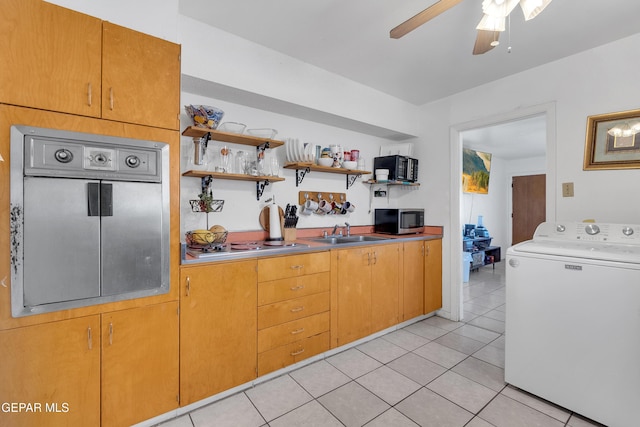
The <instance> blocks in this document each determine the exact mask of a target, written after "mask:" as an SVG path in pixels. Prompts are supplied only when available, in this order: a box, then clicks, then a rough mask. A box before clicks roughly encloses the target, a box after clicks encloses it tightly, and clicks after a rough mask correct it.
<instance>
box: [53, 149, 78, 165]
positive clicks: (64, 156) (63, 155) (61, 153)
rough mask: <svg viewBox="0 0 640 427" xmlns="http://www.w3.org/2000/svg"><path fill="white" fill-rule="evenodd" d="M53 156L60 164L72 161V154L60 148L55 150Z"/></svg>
mask: <svg viewBox="0 0 640 427" xmlns="http://www.w3.org/2000/svg"><path fill="white" fill-rule="evenodd" d="M53 156H54V157H55V158H56V160H57V161H59V162H60V163H69V162H70V161H71V160H73V153H72V152H71V151H69V150H67V149H66V148H61V149H59V150H56V152H55V153H54V154H53Z"/></svg>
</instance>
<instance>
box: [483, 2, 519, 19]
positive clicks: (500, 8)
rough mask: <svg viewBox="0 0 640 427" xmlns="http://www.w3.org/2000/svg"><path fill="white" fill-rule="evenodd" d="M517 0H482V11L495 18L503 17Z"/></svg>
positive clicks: (513, 6) (515, 4) (516, 3)
mask: <svg viewBox="0 0 640 427" xmlns="http://www.w3.org/2000/svg"><path fill="white" fill-rule="evenodd" d="M518 2H519V0H484V1H483V2H482V12H483V13H484V14H485V15H489V16H493V17H495V18H498V17H499V18H505V17H507V16H508V15H509V14H510V13H511V11H512V10H513V9H514V8H515V7H516V6H517V5H518Z"/></svg>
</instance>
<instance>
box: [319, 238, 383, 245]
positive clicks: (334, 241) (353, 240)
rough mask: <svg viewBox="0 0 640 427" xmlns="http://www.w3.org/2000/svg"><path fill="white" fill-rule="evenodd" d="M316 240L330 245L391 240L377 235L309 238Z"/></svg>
mask: <svg viewBox="0 0 640 427" xmlns="http://www.w3.org/2000/svg"><path fill="white" fill-rule="evenodd" d="M308 240H312V241H314V242H320V243H326V244H329V245H340V244H345V243H359V242H375V241H379V240H389V239H388V238H387V237H376V236H338V237H332V236H329V237H319V238H314V239H308Z"/></svg>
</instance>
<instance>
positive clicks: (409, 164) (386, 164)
mask: <svg viewBox="0 0 640 427" xmlns="http://www.w3.org/2000/svg"><path fill="white" fill-rule="evenodd" d="M373 169H374V170H376V169H388V170H389V178H388V179H389V181H406V182H416V181H418V159H414V158H411V157H407V156H399V155H394V156H382V157H375V158H374V159H373ZM376 179H377V178H376Z"/></svg>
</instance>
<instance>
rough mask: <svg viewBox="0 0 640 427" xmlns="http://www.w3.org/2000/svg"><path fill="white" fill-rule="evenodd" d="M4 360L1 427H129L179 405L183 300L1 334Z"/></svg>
mask: <svg viewBox="0 0 640 427" xmlns="http://www.w3.org/2000/svg"><path fill="white" fill-rule="evenodd" d="M0 354H1V355H2V358H3V360H2V363H0V402H2V404H4V405H6V404H8V405H9V406H8V408H9V410H8V411H7V410H5V407H3V408H0V425H2V426H12V427H13V426H34V427H35V426H38V427H40V426H85V425H86V426H100V425H101V426H102V427H112V426H130V425H132V424H135V423H138V422H141V421H144V420H146V419H149V418H152V417H155V416H157V415H160V414H163V413H165V412H168V411H171V410H172V409H175V408H177V407H178V400H177V398H178V375H179V372H178V302H177V301H174V302H167V303H163V304H157V305H150V306H145V307H141V308H132V309H129V310H122V311H117V312H111V313H105V314H102V315H99V314H98V315H93V316H88V317H80V318H75V319H70V320H62V321H57V322H51V323H43V324H39V325H34V326H28V327H24V328H17V329H10V330H5V331H0ZM21 402H22V403H24V404H30V405H31V410H30V411H29V410H27V409H28V408H23V410H22V411H21V412H13V411H12V408H11V404H12V403H15V404H16V405H19V404H20V403H21ZM18 408H19V407H16V409H18Z"/></svg>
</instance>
